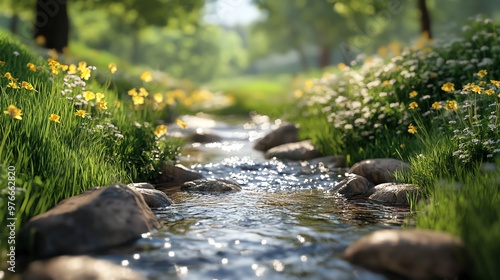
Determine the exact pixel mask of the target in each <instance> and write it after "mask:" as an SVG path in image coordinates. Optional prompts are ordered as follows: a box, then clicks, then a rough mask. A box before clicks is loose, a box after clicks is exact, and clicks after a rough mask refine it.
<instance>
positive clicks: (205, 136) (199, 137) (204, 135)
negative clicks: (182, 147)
mask: <svg viewBox="0 0 500 280" xmlns="http://www.w3.org/2000/svg"><path fill="white" fill-rule="evenodd" d="M186 138H187V140H188V141H189V142H193V143H214V142H220V141H222V137H220V136H219V135H215V134H212V133H208V132H205V131H196V132H193V133H191V134H189V135H188V136H187V137H186Z"/></svg>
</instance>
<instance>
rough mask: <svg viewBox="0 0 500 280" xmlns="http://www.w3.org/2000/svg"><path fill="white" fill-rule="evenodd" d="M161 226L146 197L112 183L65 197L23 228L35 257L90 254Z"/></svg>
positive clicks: (24, 241) (23, 240)
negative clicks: (145, 199)
mask: <svg viewBox="0 0 500 280" xmlns="http://www.w3.org/2000/svg"><path fill="white" fill-rule="evenodd" d="M155 227H158V222H157V221H156V218H155V216H154V214H153V212H151V209H150V208H149V207H148V206H147V204H146V202H145V201H144V198H143V197H142V196H141V195H140V194H139V193H138V192H136V191H135V190H133V189H132V188H130V187H128V186H125V185H111V186H107V187H102V188H98V189H94V190H91V191H88V192H85V193H83V194H81V195H77V196H73V197H70V198H68V199H65V200H63V201H62V202H60V203H59V204H58V205H56V206H55V207H54V208H52V209H50V210H49V211H47V212H45V213H43V214H40V215H38V216H35V217H33V218H32V219H31V220H29V221H28V223H27V224H26V225H25V227H23V229H22V230H21V231H20V234H19V238H20V240H21V242H20V243H21V244H23V245H24V246H25V247H27V248H30V255H31V257H33V258H44V257H51V256H56V255H64V254H86V253H91V252H95V251H98V250H102V249H106V248H110V247H113V246H118V245H122V244H126V243H129V242H131V241H134V240H136V239H138V238H140V237H141V234H143V233H146V232H149V231H151V230H152V229H153V228H155Z"/></svg>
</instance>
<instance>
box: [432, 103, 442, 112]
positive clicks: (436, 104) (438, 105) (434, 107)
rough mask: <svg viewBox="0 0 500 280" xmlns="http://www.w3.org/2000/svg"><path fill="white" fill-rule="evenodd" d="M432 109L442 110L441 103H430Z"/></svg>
mask: <svg viewBox="0 0 500 280" xmlns="http://www.w3.org/2000/svg"><path fill="white" fill-rule="evenodd" d="M432 108H433V109H436V110H439V109H441V108H443V106H442V105H441V103H439V102H437V101H436V102H434V103H432Z"/></svg>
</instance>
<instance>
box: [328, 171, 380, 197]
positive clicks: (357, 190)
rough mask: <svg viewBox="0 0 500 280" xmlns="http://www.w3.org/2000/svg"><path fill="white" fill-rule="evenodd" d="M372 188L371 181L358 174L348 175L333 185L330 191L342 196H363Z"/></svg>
mask: <svg viewBox="0 0 500 280" xmlns="http://www.w3.org/2000/svg"><path fill="white" fill-rule="evenodd" d="M371 188H373V183H372V182H370V181H368V180H367V179H366V178H365V177H363V176H359V175H354V174H352V175H350V176H347V177H346V178H344V179H343V180H342V181H340V182H338V183H337V184H336V185H335V187H333V189H332V192H333V193H337V194H340V195H342V196H344V197H348V198H349V197H356V196H364V195H366V194H367V193H368V192H369V190H370V189H371Z"/></svg>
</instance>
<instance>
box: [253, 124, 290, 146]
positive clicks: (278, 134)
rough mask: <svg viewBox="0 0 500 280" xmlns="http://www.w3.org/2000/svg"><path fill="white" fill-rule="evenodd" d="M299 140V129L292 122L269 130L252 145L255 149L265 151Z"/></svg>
mask: <svg viewBox="0 0 500 280" xmlns="http://www.w3.org/2000/svg"><path fill="white" fill-rule="evenodd" d="M297 141H299V129H298V128H297V126H295V125H294V124H285V125H283V126H280V127H278V128H277V129H275V130H273V131H271V132H270V133H268V134H267V135H266V136H264V137H263V138H262V139H260V140H258V141H257V143H255V145H254V149H256V150H257V151H262V152H265V151H267V150H269V149H271V148H274V147H276V146H279V145H283V144H287V143H293V142H297Z"/></svg>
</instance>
